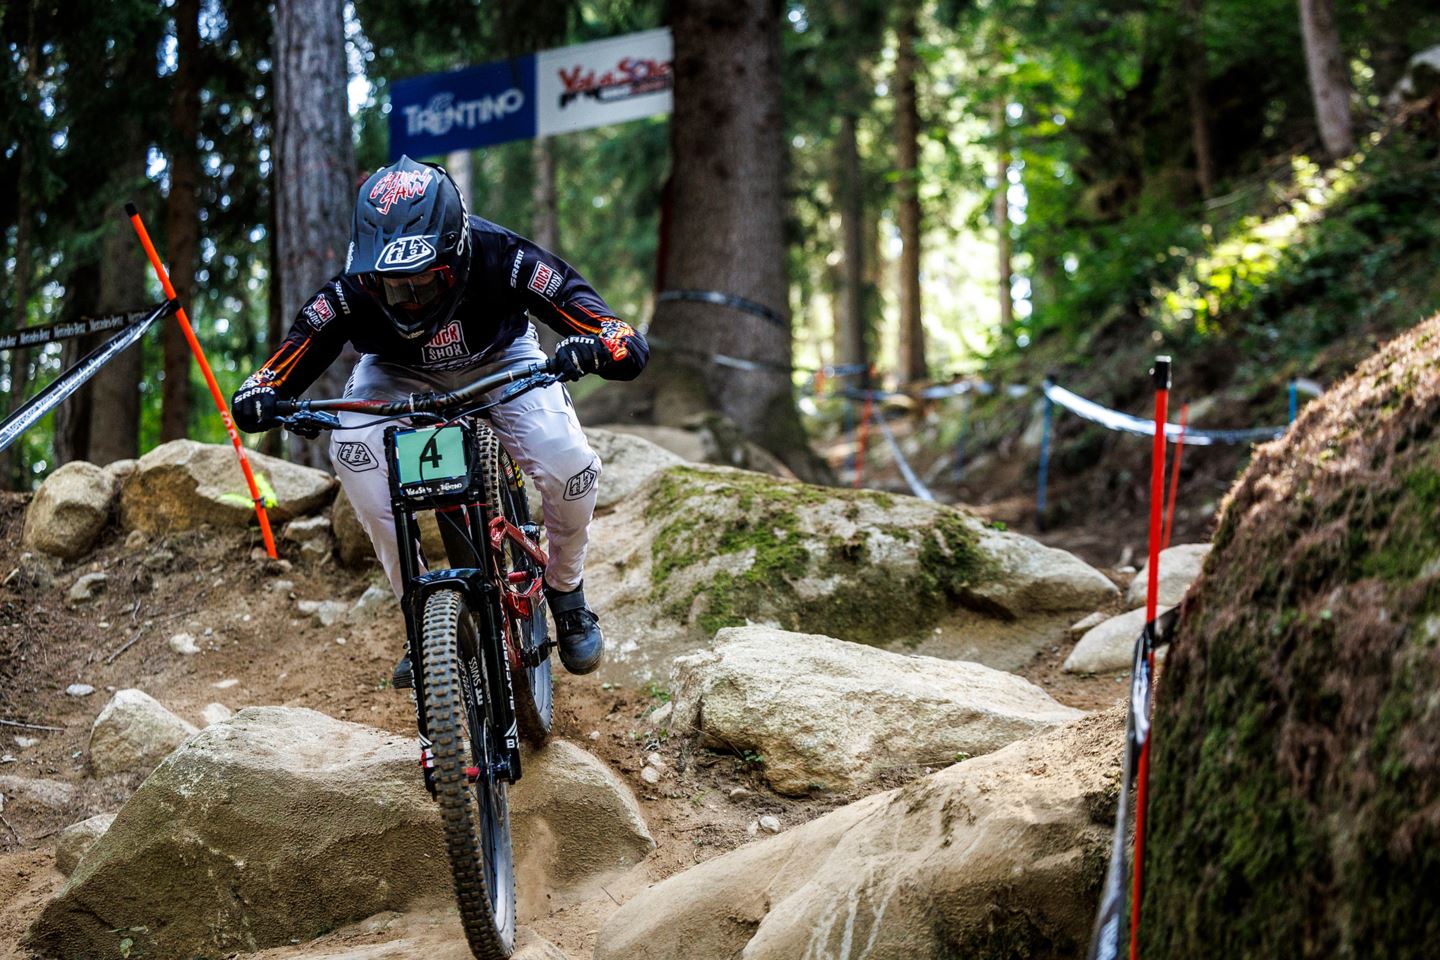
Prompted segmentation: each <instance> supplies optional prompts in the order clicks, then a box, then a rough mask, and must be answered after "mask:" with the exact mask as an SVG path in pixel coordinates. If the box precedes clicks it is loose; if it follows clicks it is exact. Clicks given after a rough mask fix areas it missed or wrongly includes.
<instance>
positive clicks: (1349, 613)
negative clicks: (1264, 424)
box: [1141, 318, 1440, 958]
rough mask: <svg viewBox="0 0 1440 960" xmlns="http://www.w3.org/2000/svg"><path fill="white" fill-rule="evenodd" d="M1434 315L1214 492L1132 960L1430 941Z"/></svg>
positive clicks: (1438, 768)
mask: <svg viewBox="0 0 1440 960" xmlns="http://www.w3.org/2000/svg"><path fill="white" fill-rule="evenodd" d="M1437 422H1440V318H1435V319H1432V320H1430V321H1429V322H1427V323H1425V324H1422V325H1421V326H1420V327H1418V328H1417V329H1415V330H1414V331H1412V332H1411V333H1410V334H1407V335H1406V336H1404V337H1401V338H1400V339H1398V340H1396V341H1395V342H1393V343H1391V344H1390V345H1388V346H1387V347H1385V348H1384V349H1383V350H1382V351H1381V352H1380V353H1379V354H1378V355H1377V356H1375V357H1373V358H1372V359H1371V360H1369V361H1367V362H1366V363H1365V364H1363V365H1362V366H1361V367H1360V369H1359V370H1358V371H1357V372H1356V373H1355V374H1354V375H1353V376H1351V377H1350V378H1349V379H1347V380H1346V381H1345V382H1343V383H1342V384H1340V385H1338V386H1336V387H1335V388H1334V389H1332V390H1331V391H1330V392H1329V393H1327V394H1326V395H1325V397H1324V398H1322V399H1321V400H1320V401H1317V402H1316V403H1314V404H1311V405H1310V407H1308V408H1307V410H1306V413H1305V415H1304V416H1303V417H1302V418H1301V419H1300V421H1299V422H1298V423H1297V424H1296V425H1295V426H1294V427H1293V428H1292V429H1291V431H1290V433H1289V434H1288V435H1287V436H1286V437H1285V438H1284V439H1283V440H1280V441H1277V442H1275V443H1272V444H1269V445H1267V446H1266V447H1264V448H1262V449H1261V450H1260V451H1259V452H1258V453H1257V455H1256V457H1255V460H1254V463H1253V464H1252V466H1251V468H1250V469H1249V470H1248V471H1247V472H1246V473H1245V475H1244V476H1243V477H1242V478H1241V480H1240V481H1239V482H1238V483H1237V485H1236V487H1235V489H1234V490H1233V491H1232V493H1231V494H1230V496H1229V498H1228V500H1227V502H1226V504H1225V508H1224V513H1223V517H1222V521H1221V525H1220V529H1219V532H1218V533H1217V535H1216V542H1215V551H1214V552H1213V553H1212V554H1211V556H1210V557H1209V558H1208V560H1207V562H1206V565H1205V570H1204V573H1203V574H1202V577H1201V580H1200V582H1199V583H1198V584H1197V586H1196V588H1195V590H1193V591H1192V593H1191V595H1190V599H1189V600H1188V601H1187V604H1186V607H1185V615H1184V619H1183V622H1182V624H1181V627H1180V631H1179V634H1178V636H1177V638H1176V642H1175V647H1174V650H1173V651H1172V652H1171V654H1170V658H1169V663H1168V665H1167V669H1166V671H1165V674H1164V676H1163V677H1162V679H1161V683H1160V686H1159V691H1160V695H1159V702H1158V705H1157V710H1156V721H1155V741H1154V748H1153V750H1154V752H1153V756H1152V765H1151V800H1150V817H1151V820H1150V827H1149V835H1150V838H1151V839H1150V844H1149V859H1148V862H1147V869H1146V873H1145V880H1146V892H1145V898H1146V899H1145V913H1144V933H1143V935H1144V946H1143V949H1142V951H1141V953H1142V954H1143V955H1145V956H1147V957H1171V958H1181V957H1184V958H1190V957H1212V956H1214V957H1218V956H1229V957H1241V956H1250V957H1261V956H1263V957H1306V958H1308V957H1314V958H1321V957H1327V958H1328V957H1366V956H1374V957H1388V958H1404V957H1416V958H1418V957H1428V956H1433V955H1434V951H1435V944H1436V943H1437V942H1440V911H1436V909H1435V897H1436V891H1437V890H1440V814H1437V812H1436V811H1437V810H1440V751H1437V749H1436V744H1437V743H1440V695H1437V690H1440V520H1437V517H1440V436H1437V435H1436V425H1437Z"/></svg>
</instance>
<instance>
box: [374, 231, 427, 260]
mask: <svg viewBox="0 0 1440 960" xmlns="http://www.w3.org/2000/svg"><path fill="white" fill-rule="evenodd" d="M434 258H435V248H434V247H432V246H431V245H430V238H429V237H398V238H396V239H394V240H391V241H390V242H389V243H387V244H385V249H384V250H381V251H380V259H379V260H377V261H375V266H377V267H414V266H419V265H421V264H424V263H429V262H430V261H431V260H433V259H434Z"/></svg>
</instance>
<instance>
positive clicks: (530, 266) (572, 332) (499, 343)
mask: <svg viewBox="0 0 1440 960" xmlns="http://www.w3.org/2000/svg"><path fill="white" fill-rule="evenodd" d="M470 239H471V241H472V243H473V246H472V250H473V253H472V254H471V256H472V257H473V258H474V259H473V260H472V262H471V264H470V271H469V276H468V278H467V279H466V282H465V286H466V289H465V294H464V296H463V298H462V299H461V301H460V304H459V306H458V307H457V308H456V310H455V313H454V315H453V316H452V317H451V319H450V321H449V322H448V323H446V324H445V325H444V326H442V327H441V328H440V329H439V330H437V331H436V332H435V333H434V335H432V336H431V337H430V338H429V339H425V340H406V339H405V338H404V337H401V336H400V335H399V334H398V333H396V332H395V329H394V327H392V326H391V324H390V321H389V320H388V319H386V317H385V314H384V312H382V311H381V310H380V308H379V306H378V305H377V304H376V303H375V302H374V301H373V300H372V299H371V296H370V294H369V293H367V292H366V291H365V289H364V288H363V287H361V286H360V283H359V282H358V280H357V278H355V277H350V276H345V275H343V274H342V275H340V276H337V277H335V278H333V279H332V280H330V281H329V282H328V283H326V284H325V286H323V287H321V288H320V290H319V292H317V293H316V294H315V296H313V297H311V298H310V299H309V300H308V301H307V302H306V303H305V305H304V306H303V307H301V308H300V313H299V315H298V316H296V318H295V322H294V323H293V324H291V326H290V332H289V333H288V334H287V335H286V337H285V340H284V342H283V343H282V344H281V345H280V349H279V350H278V351H276V353H275V355H274V356H273V357H271V358H270V359H269V360H267V361H266V362H265V365H264V366H263V367H261V368H260V369H259V370H257V371H255V373H253V374H251V375H250V377H249V378H248V379H247V380H246V381H245V384H244V385H243V386H242V389H244V388H245V387H250V386H258V385H266V386H270V387H272V388H273V389H274V390H275V392H276V393H277V394H278V395H280V396H281V397H297V396H299V395H300V394H301V393H303V392H304V391H305V388H307V387H308V386H310V384H312V383H314V382H315V380H316V378H318V377H319V376H320V374H322V373H324V372H325V369H326V368H327V367H329V366H330V364H332V363H334V362H335V358H336V357H338V356H339V355H340V351H341V350H342V349H344V347H345V344H346V343H351V344H353V345H354V346H355V349H356V350H358V351H359V352H361V353H373V354H375V355H377V356H379V357H381V358H383V359H384V360H385V361H386V362H387V363H394V364H398V365H400V366H406V367H414V368H416V369H420V370H464V369H467V368H469V367H473V366H477V365H479V364H480V363H483V362H484V361H485V360H486V358H487V357H489V356H491V355H492V354H495V353H497V352H498V351H500V350H503V349H504V348H505V347H507V346H509V345H510V344H511V343H512V342H514V340H515V339H516V338H518V337H520V336H521V335H522V334H524V332H525V330H526V326H527V324H528V322H529V321H528V320H527V318H526V314H527V313H528V314H531V315H533V316H534V317H535V318H536V319H537V320H539V321H541V322H542V323H545V324H547V325H549V326H550V327H553V328H554V329H555V330H557V331H559V332H560V334H561V335H562V336H576V335H584V334H591V335H594V336H597V337H599V338H600V339H601V340H602V341H603V342H604V344H605V347H606V349H607V350H608V351H609V353H610V356H611V358H612V359H613V361H614V362H613V363H611V364H610V365H608V366H607V367H606V368H605V369H603V370H602V371H601V376H603V377H605V378H606V379H610V380H633V379H634V378H635V377H636V376H638V375H639V374H640V371H641V370H643V369H644V368H645V363H646V360H647V359H648V358H649V348H648V346H647V345H646V343H645V338H644V337H643V336H642V335H641V334H639V333H638V332H636V331H635V330H633V329H631V327H630V325H629V324H627V323H624V322H623V321H621V320H620V319H618V318H617V317H616V316H615V315H614V313H613V311H611V309H610V307H609V306H608V305H606V303H605V301H604V300H603V299H602V298H601V297H600V294H598V293H596V292H595V289H594V288H593V287H591V286H590V284H589V283H588V282H587V281H586V280H585V278H584V277H582V276H580V274H579V273H578V272H576V270H575V269H574V268H573V267H571V266H570V265H569V264H568V263H566V262H565V261H564V260H561V259H560V258H559V257H557V256H555V255H554V254H553V253H550V252H549V251H548V250H545V249H544V248H543V247H540V246H537V245H536V244H534V243H531V242H530V241H529V240H526V239H525V238H524V237H521V236H519V235H518V234H516V233H514V232H513V231H511V230H507V229H505V228H504V227H502V226H499V225H498V224H494V223H491V222H489V221H488V220H484V219H482V218H480V217H474V216H472V217H470Z"/></svg>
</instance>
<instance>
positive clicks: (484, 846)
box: [421, 590, 516, 960]
mask: <svg viewBox="0 0 1440 960" xmlns="http://www.w3.org/2000/svg"><path fill="white" fill-rule="evenodd" d="M468 619H469V614H468V613H467V611H466V608H465V601H464V598H463V597H462V596H461V594H460V593H459V592H458V591H455V590H438V591H436V592H435V593H433V594H431V595H430V597H429V598H428V599H427V600H426V603H425V613H424V619H423V622H422V625H421V653H422V659H423V667H422V671H423V678H424V680H423V682H424V684H425V713H426V721H427V723H428V726H429V733H430V741H431V750H432V752H433V755H434V760H435V769H434V771H433V773H434V780H435V799H436V802H437V804H438V805H439V807H440V817H441V823H442V826H443V828H444V833H445V850H446V853H447V854H448V856H449V860H450V870H451V873H452V874H453V876H454V879H455V898H456V900H457V902H458V903H459V907H460V920H461V923H462V924H463V926H464V928H465V938H466V940H467V941H469V944H470V950H471V952H472V953H474V955H475V957H476V958H477V960H506V958H508V957H509V956H510V954H511V953H512V952H513V950H514V948H515V920H516V916H515V914H516V909H515V866H514V860H513V852H512V849H511V845H510V815H509V804H508V800H507V795H506V783H505V780H504V779H502V778H499V777H492V776H491V774H490V766H489V756H487V752H489V753H491V754H492V755H494V756H498V755H500V753H501V752H502V751H503V749H504V744H503V742H502V738H503V731H500V730H498V729H496V725H495V723H494V721H493V719H492V713H491V707H490V704H491V703H492V702H496V701H492V699H491V698H494V697H499V696H503V692H502V691H500V690H499V689H498V682H489V683H487V682H485V677H484V676H483V674H484V673H485V672H486V671H487V670H489V669H490V668H489V667H488V666H487V665H486V663H485V658H484V654H483V651H481V652H476V653H474V657H473V659H472V660H471V662H473V663H476V664H478V665H479V669H480V670H481V672H482V677H481V678H479V681H480V682H478V683H476V684H475V685H474V686H475V687H476V688H478V691H477V699H476V702H475V704H474V708H475V709H474V710H471V709H470V705H469V704H467V701H466V698H465V686H466V684H467V683H468V682H469V669H468V668H467V667H466V664H465V659H466V656H468V655H470V654H471V653H472V652H474V651H473V644H474V632H473V630H471V629H470V628H469V626H468V624H467V621H468ZM462 630H463V631H465V633H466V639H467V640H469V641H470V643H469V647H470V649H467V650H465V651H464V653H463V654H462V646H461V637H462ZM470 766H476V767H478V768H479V770H480V776H479V778H478V780H477V781H476V782H475V783H474V784H473V785H472V784H471V783H470V782H469V780H468V778H467V776H466V773H465V768H466V767H470ZM487 860H488V861H489V862H488V863H487Z"/></svg>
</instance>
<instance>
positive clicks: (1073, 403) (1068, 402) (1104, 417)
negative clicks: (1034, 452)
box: [1043, 383, 1285, 447]
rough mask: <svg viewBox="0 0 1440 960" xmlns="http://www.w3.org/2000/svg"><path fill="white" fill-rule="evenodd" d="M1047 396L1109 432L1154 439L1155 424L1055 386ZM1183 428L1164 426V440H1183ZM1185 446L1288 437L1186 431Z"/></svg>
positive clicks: (1274, 430)
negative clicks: (1181, 436) (1120, 432)
mask: <svg viewBox="0 0 1440 960" xmlns="http://www.w3.org/2000/svg"><path fill="white" fill-rule="evenodd" d="M1043 389H1044V391H1045V396H1047V397H1049V398H1050V400H1051V401H1053V402H1054V403H1056V404H1058V405H1059V406H1062V407H1064V408H1065V409H1066V410H1069V411H1070V412H1071V413H1073V414H1075V415H1076V416H1077V417H1081V418H1082V419H1085V420H1089V421H1091V422H1092V423H1098V424H1100V425H1101V426H1102V427H1105V428H1107V429H1110V430H1119V431H1122V432H1124V433H1133V434H1138V435H1139V436H1144V437H1153V436H1154V435H1155V422H1154V421H1153V420H1142V419H1140V418H1139V417H1133V416H1131V415H1130V414H1128V413H1121V412H1120V411H1119V410H1111V409H1110V408H1109V407H1102V406H1101V405H1100V404H1098V403H1096V402H1095V401H1093V400H1086V399H1085V398H1084V397H1082V396H1080V395H1079V394H1078V393H1072V392H1070V391H1069V390H1066V389H1065V388H1064V387H1059V386H1056V385H1055V384H1053V383H1046V384H1045V386H1044V387H1043ZM1181 433H1182V428H1181V426H1180V424H1178V423H1167V424H1165V438H1166V439H1167V440H1170V441H1171V442H1172V443H1173V442H1174V441H1176V440H1178V439H1179V438H1180V435H1181ZM1183 433H1184V436H1185V444H1186V445H1187V446H1193V447H1208V446H1211V445H1213V444H1217V443H1236V444H1238V443H1256V442H1259V441H1262V440H1274V439H1276V438H1278V437H1280V436H1282V435H1283V434H1284V433H1285V428H1284V427H1255V428H1253V429H1247V430H1192V429H1184V430H1183Z"/></svg>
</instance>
